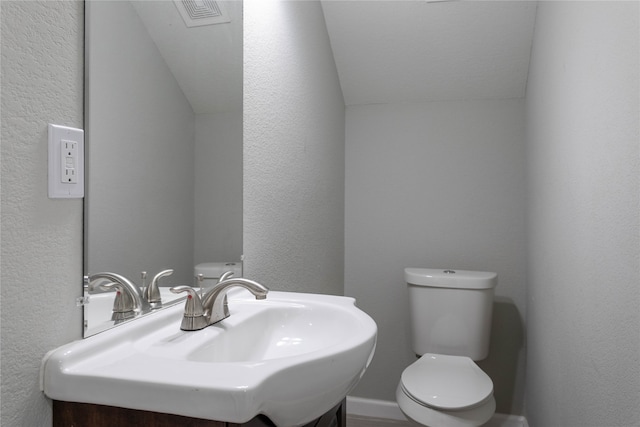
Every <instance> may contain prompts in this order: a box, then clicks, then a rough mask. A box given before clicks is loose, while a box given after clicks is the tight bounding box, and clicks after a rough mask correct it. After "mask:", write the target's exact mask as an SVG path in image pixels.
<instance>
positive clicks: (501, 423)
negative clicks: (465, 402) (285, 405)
mask: <svg viewBox="0 0 640 427" xmlns="http://www.w3.org/2000/svg"><path fill="white" fill-rule="evenodd" d="M347 414H348V415H354V416H359V417H370V418H381V419H387V420H396V421H406V420H407V418H406V417H405V416H404V414H403V413H402V411H401V410H400V408H399V407H398V404H397V403H396V402H390V401H388V400H377V399H366V398H364V397H356V396H347ZM485 427H529V424H528V423H527V419H526V418H525V417H523V416H521V415H508V414H494V415H493V417H492V418H491V420H490V421H489V422H488V423H487V424H485Z"/></svg>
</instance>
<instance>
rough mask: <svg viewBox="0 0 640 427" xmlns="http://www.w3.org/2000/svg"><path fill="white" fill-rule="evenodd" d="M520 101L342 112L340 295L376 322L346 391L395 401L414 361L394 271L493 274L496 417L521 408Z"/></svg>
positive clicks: (489, 364) (491, 362)
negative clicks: (353, 385)
mask: <svg viewBox="0 0 640 427" xmlns="http://www.w3.org/2000/svg"><path fill="white" fill-rule="evenodd" d="M524 129H525V128H524V102H523V101H522V100H494V101H459V102H432V103H422V104H419V103H417V104H409V103H408V104H389V105H369V106H349V107H347V140H346V171H347V173H346V231H345V237H346V244H345V252H346V263H345V293H346V294H347V295H350V296H354V297H356V299H357V300H358V305H359V306H360V307H362V308H363V309H364V310H365V311H366V312H368V313H369V314H370V315H371V316H372V317H373V318H374V319H375V321H376V322H377V324H378V327H379V335H378V347H377V349H376V355H375V358H374V360H373V363H372V365H371V367H370V369H369V371H368V372H367V374H366V375H365V376H364V378H363V380H362V382H361V384H360V386H359V387H358V388H357V389H356V391H355V392H354V393H353V394H354V395H357V396H362V397H368V398H376V399H383V400H392V401H393V400H395V388H396V386H397V384H398V381H399V379H400V374H401V373H402V371H403V369H404V368H406V367H407V366H408V365H409V364H410V363H412V362H413V361H415V356H414V354H413V352H412V351H411V348H410V342H409V337H408V331H409V329H408V328H409V319H408V313H407V308H408V296H407V286H406V284H405V282H404V277H403V270H404V268H405V267H428V268H453V269H466V270H485V271H495V272H497V273H498V275H499V284H498V287H497V289H496V295H498V297H497V301H496V304H495V308H494V326H493V330H492V345H491V349H490V354H489V357H488V358H487V359H486V361H484V362H483V363H482V364H481V366H482V368H484V369H485V371H487V373H488V374H489V375H490V376H491V377H492V378H493V380H494V384H495V390H496V391H495V395H496V400H497V404H498V410H499V412H505V413H518V412H520V411H521V410H522V405H523V402H522V401H523V384H522V378H523V377H524V363H523V355H524V350H523V347H524V344H523V332H522V328H523V325H522V320H521V319H522V318H523V317H524V309H525V281H524V279H525V254H524V232H525V228H524V219H525V218H524V217H525V211H524V205H525V198H524V191H525V181H524V179H525V172H524V165H525V160H524V142H525V133H524V132H525V130H524Z"/></svg>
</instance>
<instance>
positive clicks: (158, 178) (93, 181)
mask: <svg viewBox="0 0 640 427" xmlns="http://www.w3.org/2000/svg"><path fill="white" fill-rule="evenodd" d="M85 19H86V26H85V31H86V33H85V55H86V56H85V64H86V70H85V75H86V85H85V91H86V99H85V129H86V152H87V159H86V171H87V189H86V199H85V203H86V206H85V274H87V275H92V274H96V273H98V272H104V271H108V272H114V273H118V274H120V275H123V276H125V277H127V278H129V279H130V280H132V281H134V282H136V283H138V284H140V282H141V272H142V271H146V272H147V274H148V277H149V278H148V279H147V281H148V280H150V278H151V277H152V276H153V275H154V274H156V273H157V272H159V271H161V270H165V269H173V270H174V273H173V275H171V276H170V277H166V278H163V279H162V282H161V285H162V286H167V287H168V286H173V285H177V284H193V276H194V266H195V265H196V264H199V263H203V262H228V261H238V260H240V258H241V255H242V2H241V1H239V0H232V1H217V2H215V1H210V0H176V1H171V0H161V1H150V0H142V1H108V0H89V1H87V3H86V10H85ZM111 294H113V292H111ZM99 305H101V304H97V303H95V301H94V299H93V298H91V297H90V298H89V303H88V304H86V306H85V336H87V335H91V334H92V333H94V332H98V331H100V330H104V329H105V328H106V327H109V326H110V325H112V324H113V323H114V322H110V321H109V320H110V315H111V312H110V310H107V312H106V313H105V319H104V322H103V321H102V319H100V317H97V318H96V316H94V314H95V313H94V312H95V310H98V309H100V310H103V307H99ZM107 305H108V304H107ZM92 310H94V312H91V311H92ZM89 319H91V321H90V322H89V324H88V320H89ZM93 319H97V320H93Z"/></svg>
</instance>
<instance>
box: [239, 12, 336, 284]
mask: <svg viewBox="0 0 640 427" xmlns="http://www.w3.org/2000/svg"><path fill="white" fill-rule="evenodd" d="M244 5H245V7H244V19H245V32H244V238H243V241H244V254H245V261H246V263H245V276H247V277H250V278H255V279H258V280H260V281H262V282H263V283H264V284H265V285H267V286H269V287H271V288H273V289H279V290H290V291H313V292H322V293H330V294H342V293H343V281H344V277H343V273H344V120H345V118H344V103H343V99H342V92H341V90H340V83H339V81H338V76H337V72H336V68H335V64H334V62H333V56H332V54H331V47H330V45H329V38H328V35H327V30H326V27H325V24H324V16H323V14H322V8H321V7H320V4H319V3H318V2H299V1H268V2H267V1H258V0H255V1H246V2H245V3H244Z"/></svg>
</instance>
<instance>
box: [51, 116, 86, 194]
mask: <svg viewBox="0 0 640 427" xmlns="http://www.w3.org/2000/svg"><path fill="white" fill-rule="evenodd" d="M82 197H84V131H83V130H82V129H75V128H70V127H66V126H58V125H52V124H50V125H49V198H51V199H78V198H82Z"/></svg>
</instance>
